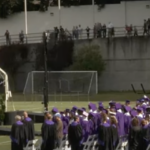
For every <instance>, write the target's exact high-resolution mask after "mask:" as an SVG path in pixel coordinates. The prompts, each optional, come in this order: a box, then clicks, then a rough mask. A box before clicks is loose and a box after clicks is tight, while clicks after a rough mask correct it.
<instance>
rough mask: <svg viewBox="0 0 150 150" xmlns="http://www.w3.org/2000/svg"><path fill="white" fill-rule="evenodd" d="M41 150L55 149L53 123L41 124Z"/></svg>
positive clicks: (54, 128) (54, 126) (54, 127)
mask: <svg viewBox="0 0 150 150" xmlns="http://www.w3.org/2000/svg"><path fill="white" fill-rule="evenodd" d="M41 132H42V139H43V143H42V150H53V149H55V140H56V125H55V124H54V122H53V121H48V120H47V121H45V122H44V123H43V124H42V128H41Z"/></svg>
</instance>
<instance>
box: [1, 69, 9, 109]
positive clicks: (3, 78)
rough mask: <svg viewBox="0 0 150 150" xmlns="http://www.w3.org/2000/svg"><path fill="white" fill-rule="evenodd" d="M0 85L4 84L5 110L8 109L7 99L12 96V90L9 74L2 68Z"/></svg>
mask: <svg viewBox="0 0 150 150" xmlns="http://www.w3.org/2000/svg"><path fill="white" fill-rule="evenodd" d="M0 80H1V82H0V85H1V86H4V93H1V94H4V95H5V111H7V101H8V99H9V98H10V97H12V95H11V91H9V83H8V75H7V73H6V72H5V71H4V70H3V69H1V68H0Z"/></svg>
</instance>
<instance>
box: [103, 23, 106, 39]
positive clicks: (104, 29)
mask: <svg viewBox="0 0 150 150" xmlns="http://www.w3.org/2000/svg"><path fill="white" fill-rule="evenodd" d="M102 30H103V38H106V25H105V24H104V25H103V26H102Z"/></svg>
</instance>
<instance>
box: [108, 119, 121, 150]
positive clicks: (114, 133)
mask: <svg viewBox="0 0 150 150" xmlns="http://www.w3.org/2000/svg"><path fill="white" fill-rule="evenodd" d="M110 130H111V140H112V142H111V144H112V146H111V147H112V148H113V149H111V150H115V149H116V147H117V145H118V143H119V134H118V121H117V119H116V117H114V116H112V117H110Z"/></svg>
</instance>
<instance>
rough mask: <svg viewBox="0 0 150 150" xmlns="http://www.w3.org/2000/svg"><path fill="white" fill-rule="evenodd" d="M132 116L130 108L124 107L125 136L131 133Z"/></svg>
mask: <svg viewBox="0 0 150 150" xmlns="http://www.w3.org/2000/svg"><path fill="white" fill-rule="evenodd" d="M131 120H132V118H131V114H130V107H129V106H124V131H125V134H128V133H129V128H130V123H131Z"/></svg>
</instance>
